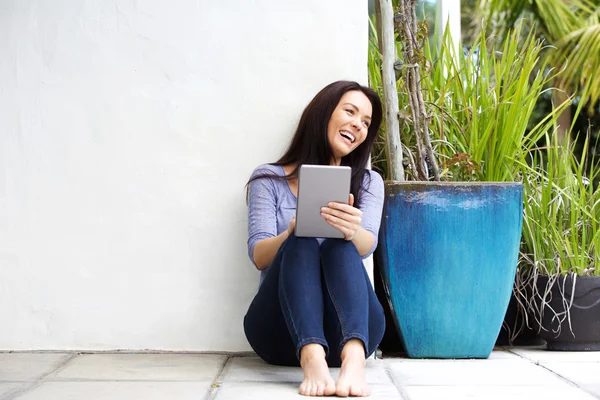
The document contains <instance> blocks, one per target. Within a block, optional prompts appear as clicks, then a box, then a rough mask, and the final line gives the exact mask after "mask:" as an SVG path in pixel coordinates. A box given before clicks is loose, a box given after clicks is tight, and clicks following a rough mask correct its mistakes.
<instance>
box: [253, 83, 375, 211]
mask: <svg viewBox="0 0 600 400" xmlns="http://www.w3.org/2000/svg"><path fill="white" fill-rule="evenodd" d="M352 90H356V91H359V92H362V93H363V94H364V95H365V96H367V98H368V99H369V101H370V102H371V106H372V108H373V114H372V115H371V124H370V125H369V128H368V130H367V138H366V139H365V141H364V142H362V143H361V144H360V145H359V146H358V147H357V148H356V149H354V150H353V151H352V152H351V153H350V154H348V155H346V156H344V157H342V160H341V163H340V165H344V166H349V167H351V168H352V178H351V183H350V192H351V193H352V194H354V206H355V207H358V205H360V200H361V197H362V196H361V191H362V189H365V190H368V189H367V188H362V185H363V180H364V178H365V174H366V173H367V170H366V168H367V162H368V161H369V156H370V154H371V148H372V147H373V142H374V141H375V138H376V137H377V134H378V132H379V126H380V125H381V118H382V109H381V101H380V100H379V96H378V95H377V92H375V91H374V90H373V89H371V88H369V87H366V86H361V85H360V84H359V83H357V82H352V81H337V82H333V83H331V84H329V85H327V86H325V87H324V88H323V89H321V91H320V92H319V93H317V95H316V96H315V97H314V98H313V99H312V100H311V102H310V103H308V105H307V106H306V108H305V109H304V112H302V116H301V117H300V122H298V128H297V129H296V133H295V134H294V137H293V138H292V141H291V143H290V145H289V147H288V149H287V150H286V151H285V153H284V154H283V156H282V157H281V158H280V159H279V160H277V161H276V162H274V163H272V165H279V166H284V165H290V164H295V165H296V168H295V169H294V170H293V171H292V172H291V173H290V174H289V175H286V176H282V177H279V176H273V175H270V174H269V175H258V176H255V177H253V178H252V179H250V180H249V181H248V184H249V183H251V182H252V181H253V180H256V179H260V178H265V177H269V178H276V179H277V178H279V179H287V180H290V179H294V178H296V177H297V176H298V171H299V170H300V166H301V165H302V164H317V165H329V163H330V162H331V158H332V157H333V152H332V151H331V146H330V145H329V140H328V138H327V127H328V125H329V120H330V118H331V115H332V114H333V111H334V110H335V108H336V107H337V105H338V104H339V102H340V100H341V98H342V96H343V95H344V94H345V93H346V92H349V91H352Z"/></svg>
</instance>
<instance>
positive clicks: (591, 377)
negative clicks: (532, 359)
mask: <svg viewBox="0 0 600 400" xmlns="http://www.w3.org/2000/svg"><path fill="white" fill-rule="evenodd" d="M540 365H541V366H543V367H545V368H548V369H550V370H552V371H553V372H556V373H557V374H559V375H560V376H562V377H564V378H566V379H568V380H570V381H572V382H574V383H576V384H577V385H578V386H584V385H597V384H599V383H600V362H542V363H540Z"/></svg>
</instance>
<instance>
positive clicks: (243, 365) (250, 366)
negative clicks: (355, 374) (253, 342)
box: [221, 357, 392, 384]
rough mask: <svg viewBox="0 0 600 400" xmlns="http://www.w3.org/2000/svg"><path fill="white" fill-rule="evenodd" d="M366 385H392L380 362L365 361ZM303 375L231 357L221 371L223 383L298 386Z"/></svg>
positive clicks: (336, 373)
mask: <svg viewBox="0 0 600 400" xmlns="http://www.w3.org/2000/svg"><path fill="white" fill-rule="evenodd" d="M330 371H331V376H332V377H333V379H334V380H335V379H337V378H338V376H339V374H340V369H339V368H330ZM365 377H366V379H367V383H369V384H385V383H392V382H391V380H390V378H389V377H388V374H387V372H386V371H385V364H384V362H383V361H382V360H371V359H369V360H367V368H366V372H365ZM303 378H304V374H303V373H302V369H301V368H300V367H281V366H277V365H270V364H267V363H266V362H264V361H263V360H261V359H260V358H258V357H232V358H231V359H229V362H228V363H227V366H226V367H225V370H224V371H223V376H222V379H221V380H222V381H223V382H291V383H295V384H299V383H301V382H302V379H303Z"/></svg>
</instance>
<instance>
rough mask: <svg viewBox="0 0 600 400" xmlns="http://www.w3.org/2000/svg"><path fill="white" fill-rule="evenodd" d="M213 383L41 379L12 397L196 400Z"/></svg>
mask: <svg viewBox="0 0 600 400" xmlns="http://www.w3.org/2000/svg"><path fill="white" fill-rule="evenodd" d="M211 383H212V382H44V383H42V384H41V385H40V386H38V387H36V388H34V389H31V390H30V391H27V392H25V393H22V394H20V395H19V396H17V397H15V398H14V400H49V399H60V400H81V399H85V400H131V399H144V400H173V399H177V400H198V399H202V398H204V397H205V396H206V395H207V394H208V391H209V389H210V386H211Z"/></svg>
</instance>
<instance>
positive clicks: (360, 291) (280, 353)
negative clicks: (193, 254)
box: [244, 235, 385, 367]
mask: <svg viewBox="0 0 600 400" xmlns="http://www.w3.org/2000/svg"><path fill="white" fill-rule="evenodd" d="M384 330H385V318H384V315H383V308H382V307H381V304H380V303H379V301H378V300H377V297H376V295H375V292H374V291H373V287H372V286H371V282H370V281H369V276H368V275H367V272H366V271H365V268H364V266H363V263H362V259H361V257H360V255H359V254H358V251H357V250H356V247H355V246H354V244H353V243H351V242H348V241H346V240H343V239H326V240H325V241H324V242H323V243H322V244H321V245H319V242H318V241H317V240H316V239H314V238H301V237H296V236H295V235H291V236H290V237H288V239H287V240H286V241H285V242H284V243H283V244H282V245H281V247H280V248H279V251H278V252H277V254H276V256H275V258H274V260H273V262H272V264H271V266H270V267H269V269H268V272H267V274H266V276H265V278H264V281H263V283H262V285H261V286H260V288H259V290H258V293H257V294H256V296H255V297H254V300H253V301H252V303H251V304H250V307H249V309H248V312H247V313H246V316H245V317H244V331H245V333H246V338H247V339H248V342H249V343H250V345H251V346H252V348H253V349H254V351H255V352H256V354H257V355H258V356H259V357H261V358H262V359H263V360H265V361H266V362H268V363H270V364H275V365H286V366H298V365H299V364H300V361H299V360H300V350H301V349H302V347H303V346H304V345H306V344H309V343H318V344H321V345H323V347H324V348H325V352H326V355H327V363H328V365H329V366H330V367H337V366H340V364H341V358H340V357H341V351H342V348H343V346H344V345H345V344H346V342H347V341H348V340H350V339H359V340H360V341H362V343H363V345H364V347H365V355H366V356H367V357H368V356H369V355H371V354H372V353H373V352H374V351H375V348H376V347H377V345H378V344H379V342H380V341H381V339H382V337H383V333H384Z"/></svg>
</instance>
